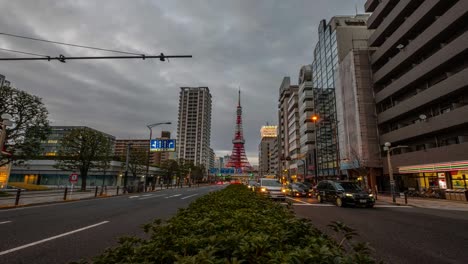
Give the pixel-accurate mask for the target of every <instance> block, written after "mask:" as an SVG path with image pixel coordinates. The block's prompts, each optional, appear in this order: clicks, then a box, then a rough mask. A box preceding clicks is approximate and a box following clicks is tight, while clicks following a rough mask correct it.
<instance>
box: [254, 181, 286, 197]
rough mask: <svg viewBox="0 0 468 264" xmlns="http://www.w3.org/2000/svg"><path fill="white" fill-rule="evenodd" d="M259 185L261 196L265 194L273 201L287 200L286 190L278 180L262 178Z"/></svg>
mask: <svg viewBox="0 0 468 264" xmlns="http://www.w3.org/2000/svg"><path fill="white" fill-rule="evenodd" d="M259 183H260V185H259V186H258V188H257V189H258V190H257V191H258V192H260V193H261V194H265V195H267V196H268V198H271V199H278V200H283V201H284V200H286V189H285V188H283V185H281V183H280V182H279V181H278V180H275V179H270V178H261V179H260V182H259Z"/></svg>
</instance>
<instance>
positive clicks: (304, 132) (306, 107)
mask: <svg viewBox="0 0 468 264" xmlns="http://www.w3.org/2000/svg"><path fill="white" fill-rule="evenodd" d="M298 84H299V101H298V106H299V132H300V147H301V149H300V160H301V163H299V164H298V174H299V175H300V178H302V179H304V180H305V181H311V180H312V179H313V178H314V175H315V170H314V168H315V156H316V154H315V153H316V152H315V124H314V123H313V120H312V116H313V115H314V114H315V108H314V87H313V85H312V65H305V66H302V67H301V70H300V72H299V81H298Z"/></svg>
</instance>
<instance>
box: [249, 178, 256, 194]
mask: <svg viewBox="0 0 468 264" xmlns="http://www.w3.org/2000/svg"><path fill="white" fill-rule="evenodd" d="M256 184H257V181H253V180H249V181H248V182H247V188H249V189H251V190H252V191H254V190H255V185H256Z"/></svg>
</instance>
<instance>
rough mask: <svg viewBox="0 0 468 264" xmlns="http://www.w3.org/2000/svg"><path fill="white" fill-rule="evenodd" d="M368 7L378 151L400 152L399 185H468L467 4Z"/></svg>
mask: <svg viewBox="0 0 468 264" xmlns="http://www.w3.org/2000/svg"><path fill="white" fill-rule="evenodd" d="M365 9H366V12H373V13H372V15H371V16H370V18H369V20H368V23H367V24H368V27H369V29H375V31H374V33H373V34H372V35H371V36H370V38H369V41H368V43H369V46H370V47H371V48H372V49H373V50H375V51H374V52H373V53H372V54H371V56H370V62H371V67H372V72H373V73H372V78H373V82H374V93H375V102H376V104H377V106H376V108H377V120H378V130H379V134H380V138H379V143H380V150H381V151H382V149H383V147H384V146H385V145H387V146H388V145H390V148H393V147H397V148H395V149H393V151H392V152H391V154H392V157H391V164H392V168H393V171H394V172H395V178H396V183H397V186H398V187H400V188H401V187H405V188H406V187H412V188H416V189H422V188H426V189H427V188H429V187H430V188H435V189H445V188H450V189H452V188H467V186H468V173H467V172H468V151H467V149H468V90H467V87H468V79H467V76H468V63H467V62H468V60H467V55H468V53H467V51H468V45H467V43H468V30H467V26H468V24H467V23H466V22H467V13H468V1H466V0H458V1H456V0H450V1H447V0H439V1H378V0H368V1H367V2H366V4H365ZM398 146H406V147H398ZM385 154H386V152H385V151H382V155H385ZM383 164H384V166H383V167H384V169H383V172H384V174H385V175H389V169H388V163H387V162H384V163H383ZM388 179H389V178H385V180H382V181H380V182H379V185H380V187H381V188H385V189H386V190H388V189H389V188H388V186H389V180H388Z"/></svg>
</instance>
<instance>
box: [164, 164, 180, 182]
mask: <svg viewBox="0 0 468 264" xmlns="http://www.w3.org/2000/svg"><path fill="white" fill-rule="evenodd" d="M161 169H164V170H165V171H166V173H165V175H164V177H163V181H164V183H166V184H168V183H169V181H170V180H171V179H172V177H173V176H174V175H179V174H180V167H179V163H178V162H177V161H176V160H166V161H164V162H163V163H162V164H161Z"/></svg>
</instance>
